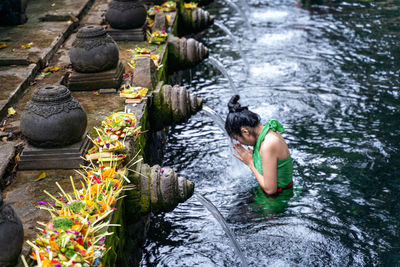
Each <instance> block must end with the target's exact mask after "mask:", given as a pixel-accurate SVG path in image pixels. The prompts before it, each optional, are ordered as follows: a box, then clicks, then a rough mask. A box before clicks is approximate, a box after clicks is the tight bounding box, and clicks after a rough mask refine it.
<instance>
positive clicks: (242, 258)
mask: <svg viewBox="0 0 400 267" xmlns="http://www.w3.org/2000/svg"><path fill="white" fill-rule="evenodd" d="M195 196H196V197H197V199H198V200H199V201H200V203H201V204H203V206H204V207H205V208H206V209H208V211H209V212H210V213H211V214H212V216H213V217H214V218H215V219H216V220H217V222H218V223H219V224H220V225H221V227H222V229H223V230H224V231H225V233H226V235H227V236H228V237H229V239H230V240H231V242H232V245H233V248H234V249H235V251H236V253H237V254H238V255H239V257H240V261H241V262H242V265H241V266H243V267H246V266H248V264H247V260H246V258H245V256H244V255H243V252H242V250H241V249H240V246H239V244H238V242H237V240H236V238H235V236H234V235H233V234H232V232H231V230H230V229H229V227H228V225H227V224H226V222H225V220H224V217H223V216H222V214H221V213H220V212H219V210H218V209H217V207H215V206H214V204H212V202H211V201H210V200H208V199H207V198H205V197H204V196H202V195H200V194H197V193H195Z"/></svg>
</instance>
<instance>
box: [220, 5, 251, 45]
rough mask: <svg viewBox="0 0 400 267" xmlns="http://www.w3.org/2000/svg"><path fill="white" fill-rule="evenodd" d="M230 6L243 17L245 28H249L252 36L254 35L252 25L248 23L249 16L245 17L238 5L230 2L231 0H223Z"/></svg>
mask: <svg viewBox="0 0 400 267" xmlns="http://www.w3.org/2000/svg"><path fill="white" fill-rule="evenodd" d="M224 1H225V2H226V3H227V4H228V5H229V6H230V7H232V8H233V9H235V10H236V11H237V12H238V13H239V14H240V15H241V16H242V18H243V20H244V21H245V23H246V26H247V28H248V29H249V31H250V33H251V35H252V37H253V38H255V37H256V35H255V33H254V30H253V27H252V26H251V24H250V21H249V18H248V17H247V15H246V14H245V13H244V12H243V10H241V9H240V8H239V7H238V5H236V4H235V3H234V2H232V1H231V0H224Z"/></svg>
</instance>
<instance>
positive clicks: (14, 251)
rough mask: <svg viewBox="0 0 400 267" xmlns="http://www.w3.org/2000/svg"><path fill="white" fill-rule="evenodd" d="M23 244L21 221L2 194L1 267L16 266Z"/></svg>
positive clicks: (0, 205) (0, 203)
mask: <svg viewBox="0 0 400 267" xmlns="http://www.w3.org/2000/svg"><path fill="white" fill-rule="evenodd" d="M23 242H24V229H23V227H22V223H21V220H20V219H19V217H18V215H17V214H16V213H15V211H14V210H13V208H12V207H11V206H10V205H9V204H7V203H5V202H4V201H3V198H2V197H1V194H0V266H5V267H8V266H10V267H11V266H16V264H17V262H18V259H19V255H20V253H21V249H22V244H23Z"/></svg>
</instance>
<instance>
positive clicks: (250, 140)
mask: <svg viewBox="0 0 400 267" xmlns="http://www.w3.org/2000/svg"><path fill="white" fill-rule="evenodd" d="M233 138H234V139H236V140H238V141H239V142H240V143H241V144H242V145H246V146H255V145H256V142H257V137H256V136H255V135H254V134H253V131H251V129H248V127H242V136H238V135H234V136H233Z"/></svg>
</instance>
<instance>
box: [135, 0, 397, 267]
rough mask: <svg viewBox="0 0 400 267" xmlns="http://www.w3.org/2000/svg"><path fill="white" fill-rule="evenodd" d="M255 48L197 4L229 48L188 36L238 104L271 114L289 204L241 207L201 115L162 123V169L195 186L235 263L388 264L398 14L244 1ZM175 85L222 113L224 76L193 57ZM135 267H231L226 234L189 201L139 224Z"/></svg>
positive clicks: (238, 171)
mask: <svg viewBox="0 0 400 267" xmlns="http://www.w3.org/2000/svg"><path fill="white" fill-rule="evenodd" d="M249 6H250V9H249V13H248V15H249V20H250V21H251V22H252V25H253V27H254V30H255V32H256V33H257V40H256V41H251V40H250V39H248V38H247V37H248V36H249V30H248V29H247V27H246V25H245V24H244V23H243V20H242V19H241V17H240V16H239V15H238V14H237V13H236V12H234V10H232V9H230V8H227V7H226V6H225V5H223V4H222V3H219V2H216V3H213V4H212V5H210V6H208V7H207V10H208V11H209V12H210V13H211V14H212V15H213V16H215V18H216V19H217V20H218V21H220V22H221V23H223V24H224V25H225V26H226V27H227V28H228V29H229V30H230V31H231V32H232V33H233V34H234V35H235V36H237V37H238V38H239V39H240V40H241V44H242V48H243V51H244V53H246V55H247V56H248V60H249V64H250V66H251V68H250V73H249V76H247V75H245V74H244V72H243V66H242V64H241V62H242V61H241V58H240V56H239V55H238V54H237V53H235V52H234V51H232V48H231V46H232V43H231V42H230V40H227V39H226V38H222V37H221V31H220V30H216V29H215V30H214V28H210V29H209V30H207V31H206V32H205V34H204V35H202V36H201V37H200V39H199V40H200V41H202V42H203V43H204V44H205V45H206V46H208V47H210V48H212V52H213V57H215V59H216V60H218V61H220V62H222V64H223V65H224V66H225V67H226V68H227V72H229V74H230V76H231V77H232V79H233V80H234V82H235V84H236V85H238V91H239V93H240V95H241V97H242V100H243V104H245V105H249V108H250V109H251V110H253V111H255V112H257V113H259V114H260V115H261V117H262V120H263V122H266V121H267V120H268V119H270V118H276V119H278V120H279V121H280V122H281V123H282V124H283V126H284V127H285V129H286V134H284V137H285V139H286V140H287V142H288V145H289V148H290V150H291V153H292V157H293V159H294V161H295V166H294V181H295V183H296V184H298V187H299V188H300V189H299V190H296V193H295V196H294V197H293V198H292V199H291V200H290V201H289V203H288V204H287V207H286V208H285V209H284V210H283V211H281V212H279V213H274V212H271V211H268V210H265V212H260V211H255V210H254V209H253V208H252V203H253V188H254V187H255V186H256V185H257V183H256V180H255V178H254V176H253V175H252V174H251V172H250V171H249V170H248V169H247V167H246V166H244V165H243V164H241V162H239V161H238V160H236V159H235V158H234V157H232V155H231V150H230V146H231V145H230V143H229V142H227V140H226V139H227V138H226V135H225V134H224V133H223V132H222V131H221V129H220V128H219V127H218V125H217V124H216V123H215V122H214V120H213V119H210V117H209V115H208V114H207V113H205V112H199V113H197V114H196V115H194V116H193V117H192V118H191V119H190V120H189V121H188V122H187V123H186V124H182V125H176V126H174V127H172V128H171V130H170V132H169V136H168V140H167V142H166V144H167V145H166V148H165V150H166V151H165V152H166V154H165V159H164V162H163V164H164V165H168V166H171V167H173V168H174V169H175V170H176V171H178V172H179V173H180V175H182V176H185V177H187V178H188V179H190V180H192V181H194V182H195V184H196V187H195V191H196V192H197V193H199V194H201V195H204V196H205V197H207V199H209V200H210V201H212V202H213V203H214V205H215V206H216V207H217V208H218V209H219V210H220V212H221V214H222V216H223V217H224V218H225V219H226V222H227V225H228V226H229V228H230V229H231V230H232V232H233V233H234V234H235V236H236V238H237V241H238V244H239V245H240V247H241V248H242V250H243V254H244V256H245V257H246V259H247V261H248V263H249V266H376V265H378V266H399V263H400V238H399V236H400V220H399V217H400V203H399V201H398V199H399V191H400V170H399V169H400V147H399V144H400V99H399V98H400V90H399V85H400V49H399V43H400V9H399V6H400V5H399V2H398V1H397V0H395V1H391V2H384V1H377V2H370V1H343V2H337V3H336V4H331V5H324V6H320V7H316V8H313V9H312V10H304V9H300V8H297V7H296V3H295V2H293V1H289V0H269V1H266V0H251V1H250V2H249ZM191 72H192V77H191V79H190V77H189V71H186V72H184V73H183V77H184V78H183V80H182V82H181V84H182V85H185V86H186V87H187V88H189V89H190V90H191V92H194V93H196V94H197V95H199V96H200V97H202V98H203V99H204V100H205V101H206V104H207V106H209V107H210V108H212V109H213V110H214V111H215V112H217V113H218V114H220V116H221V117H222V118H224V117H225V116H226V114H227V112H228V110H227V107H226V104H227V102H228V100H229V99H230V97H231V96H232V94H233V91H232V90H231V89H230V88H229V81H228V79H227V78H225V77H224V76H223V75H221V73H220V72H219V71H218V70H216V69H215V68H213V67H212V66H210V65H209V64H206V62H203V63H202V64H200V65H198V66H196V67H195V68H193V69H192V70H191ZM145 245H146V246H145V250H144V255H143V258H142V262H141V264H142V266H240V264H241V261H240V257H239V256H238V255H237V254H236V253H235V250H234V249H232V247H231V245H230V239H229V238H228V237H227V236H226V234H225V232H224V231H223V229H222V228H221V227H220V226H219V225H218V224H216V222H215V220H214V218H213V217H212V216H211V214H210V213H209V212H208V211H206V210H205V209H204V208H203V206H202V205H201V204H200V203H199V202H198V200H197V199H196V198H195V197H192V198H191V199H189V200H188V201H186V202H185V203H183V204H180V205H179V206H178V207H177V208H176V209H175V210H174V211H173V212H171V213H166V214H162V215H157V216H154V217H153V218H152V223H151V226H150V232H149V238H148V240H147V242H146V244H145Z"/></svg>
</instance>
